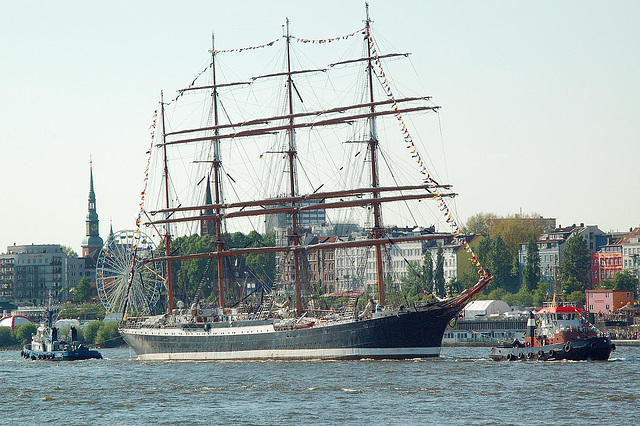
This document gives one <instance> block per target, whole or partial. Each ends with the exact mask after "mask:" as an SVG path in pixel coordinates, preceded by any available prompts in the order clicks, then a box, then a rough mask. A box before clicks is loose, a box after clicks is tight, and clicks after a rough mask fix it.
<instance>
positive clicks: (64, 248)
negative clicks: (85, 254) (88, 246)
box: [60, 246, 78, 259]
mask: <svg viewBox="0 0 640 426" xmlns="http://www.w3.org/2000/svg"><path fill="white" fill-rule="evenodd" d="M60 250H62V252H63V253H64V255H65V256H67V257H69V258H73V259H76V258H77V257H78V253H76V252H75V251H74V250H73V249H72V248H71V247H69V246H60Z"/></svg>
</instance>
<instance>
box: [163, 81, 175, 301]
mask: <svg viewBox="0 0 640 426" xmlns="http://www.w3.org/2000/svg"><path fill="white" fill-rule="evenodd" d="M164 113H165V111H164V95H163V93H162V92H160V122H161V123H162V127H161V131H162V142H163V145H162V161H163V170H162V175H163V176H162V177H163V181H164V197H165V206H166V209H167V213H166V216H165V217H166V218H167V219H169V217H170V216H171V213H170V212H169V211H168V210H169V208H170V207H171V205H170V200H169V164H168V159H167V145H166V143H164V142H166V138H167V132H166V127H165V114H164ZM164 253H165V255H166V256H167V257H170V255H171V225H170V224H169V223H167V224H166V226H165V234H164ZM167 311H168V312H169V313H171V312H172V311H173V271H172V269H171V262H167Z"/></svg>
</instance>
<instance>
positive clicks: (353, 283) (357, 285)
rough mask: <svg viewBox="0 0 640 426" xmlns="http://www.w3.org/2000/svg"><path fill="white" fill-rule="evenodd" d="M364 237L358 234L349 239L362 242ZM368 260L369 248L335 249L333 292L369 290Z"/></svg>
mask: <svg viewBox="0 0 640 426" xmlns="http://www.w3.org/2000/svg"><path fill="white" fill-rule="evenodd" d="M365 237H366V236H365V235H364V234H359V235H354V236H352V237H351V238H349V239H354V240H358V239H360V240H362V239H364V238H365ZM343 240H344V239H343ZM368 259H369V247H337V248H336V252H335V265H336V288H335V291H339V292H348V291H362V290H364V289H366V288H369V286H368V285H367V280H366V270H367V262H368ZM369 290H371V288H369Z"/></svg>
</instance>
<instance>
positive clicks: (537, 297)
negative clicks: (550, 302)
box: [533, 282, 549, 307]
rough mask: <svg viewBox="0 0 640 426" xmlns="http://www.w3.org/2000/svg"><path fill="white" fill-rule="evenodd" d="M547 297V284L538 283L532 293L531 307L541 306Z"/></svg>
mask: <svg viewBox="0 0 640 426" xmlns="http://www.w3.org/2000/svg"><path fill="white" fill-rule="evenodd" d="M548 297H549V284H548V283H545V282H539V283H538V286H537V288H536V289H535V290H534V291H533V305H534V306H538V307H539V306H542V304H543V303H544V301H545V300H547V298H548Z"/></svg>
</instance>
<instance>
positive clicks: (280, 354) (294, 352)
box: [139, 347, 440, 361]
mask: <svg viewBox="0 0 640 426" xmlns="http://www.w3.org/2000/svg"><path fill="white" fill-rule="evenodd" d="M439 355H440V348H439V347H431V348H334V349H284V350H254V351H231V352H177V353H153V354H143V355H140V356H139V359H141V360H144V361H222V360H247V359H278V360H287V359H288V360H293V359H296V360H302V359H340V358H367V357H371V358H374V357H388V358H394V357H397V358H412V357H415V358H421V357H437V356H439Z"/></svg>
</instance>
